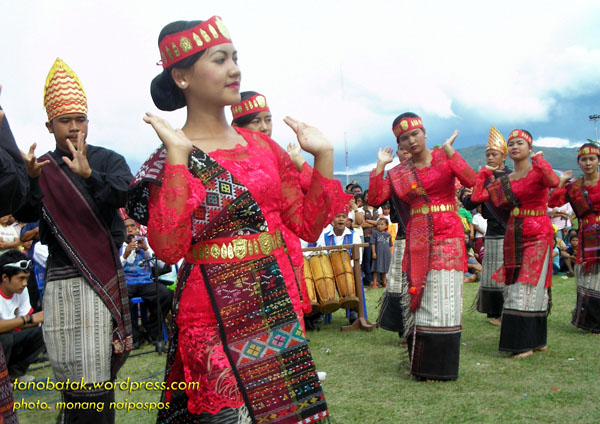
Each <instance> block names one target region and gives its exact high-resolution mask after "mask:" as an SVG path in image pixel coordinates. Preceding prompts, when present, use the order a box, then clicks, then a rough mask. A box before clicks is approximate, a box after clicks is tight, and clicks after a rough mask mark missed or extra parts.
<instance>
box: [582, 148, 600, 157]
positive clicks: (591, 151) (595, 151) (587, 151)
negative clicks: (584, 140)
mask: <svg viewBox="0 0 600 424" xmlns="http://www.w3.org/2000/svg"><path fill="white" fill-rule="evenodd" d="M584 155H596V156H600V148H598V147H597V146H583V147H581V148H580V149H579V150H577V159H579V157H580V156H584Z"/></svg>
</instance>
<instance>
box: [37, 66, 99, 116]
mask: <svg viewBox="0 0 600 424" xmlns="http://www.w3.org/2000/svg"><path fill="white" fill-rule="evenodd" d="M44 108H45V109H46V113H47V114H48V122H50V121H52V120H53V119H54V118H56V117H57V116H61V115H66V114H67V113H83V114H86V115H87V110H88V109H87V97H86V95H85V91H83V86H82V85H81V82H80V81H79V78H78V77H77V74H76V73H75V71H73V70H72V69H71V68H70V67H69V65H67V64H66V63H65V62H63V61H62V60H61V59H58V58H57V59H56V61H55V62H54V65H52V68H50V72H48V77H46V84H44Z"/></svg>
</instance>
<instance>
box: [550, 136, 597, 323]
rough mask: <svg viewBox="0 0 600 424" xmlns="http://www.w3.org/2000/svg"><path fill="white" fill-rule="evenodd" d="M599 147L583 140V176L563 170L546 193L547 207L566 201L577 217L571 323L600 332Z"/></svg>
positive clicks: (580, 152) (580, 160)
mask: <svg viewBox="0 0 600 424" xmlns="http://www.w3.org/2000/svg"><path fill="white" fill-rule="evenodd" d="M599 158H600V148H599V147H598V145H596V144H595V143H586V144H584V145H583V146H581V148H580V149H579V150H578V152H577V164H578V165H579V168H581V170H582V171H583V176H582V177H581V178H578V179H576V180H575V181H572V182H568V181H569V179H570V178H571V177H572V175H573V173H572V172H571V171H567V172H565V173H563V174H562V175H561V177H560V184H559V186H558V187H557V188H555V189H554V190H553V191H552V194H551V195H550V201H549V205H548V206H550V207H558V206H562V205H564V204H565V203H566V202H570V203H571V206H572V207H573V210H574V211H575V214H576V215H577V218H578V220H579V244H578V245H577V255H576V257H577V259H576V263H577V265H576V266H575V275H576V278H577V303H576V305H575V310H574V311H573V319H572V321H571V323H572V324H573V325H574V326H576V327H578V328H581V329H584V330H588V331H591V332H592V333H600V226H599V224H600V184H599V183H598V163H599V161H598V159H599Z"/></svg>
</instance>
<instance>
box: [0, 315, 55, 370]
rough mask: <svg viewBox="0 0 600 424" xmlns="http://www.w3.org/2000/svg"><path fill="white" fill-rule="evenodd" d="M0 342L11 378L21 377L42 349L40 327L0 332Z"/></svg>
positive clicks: (42, 338)
mask: <svg viewBox="0 0 600 424" xmlns="http://www.w3.org/2000/svg"><path fill="white" fill-rule="evenodd" d="M0 343H1V344H2V349H4V356H5V357H6V367H7V368H8V375H10V377H11V378H15V377H21V376H22V375H25V374H26V373H27V369H28V368H29V365H31V364H32V363H33V362H34V361H35V360H36V359H37V357H38V356H39V354H40V353H42V352H43V351H44V348H45V347H46V345H44V336H43V334H42V327H31V328H25V329H23V330H21V331H9V332H8V333H2V334H0Z"/></svg>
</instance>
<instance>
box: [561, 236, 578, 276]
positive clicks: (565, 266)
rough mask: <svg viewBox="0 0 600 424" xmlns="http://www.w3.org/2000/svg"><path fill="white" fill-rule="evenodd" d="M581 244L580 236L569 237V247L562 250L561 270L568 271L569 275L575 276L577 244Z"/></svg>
mask: <svg viewBox="0 0 600 424" xmlns="http://www.w3.org/2000/svg"><path fill="white" fill-rule="evenodd" d="M578 245H579V237H577V236H576V235H575V236H571V238H570V239H569V247H567V248H566V249H565V250H562V251H560V270H561V272H566V273H567V276H569V277H574V276H575V272H574V269H575V259H576V258H575V255H576V254H577V246H578Z"/></svg>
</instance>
